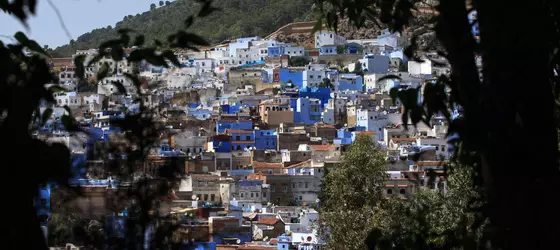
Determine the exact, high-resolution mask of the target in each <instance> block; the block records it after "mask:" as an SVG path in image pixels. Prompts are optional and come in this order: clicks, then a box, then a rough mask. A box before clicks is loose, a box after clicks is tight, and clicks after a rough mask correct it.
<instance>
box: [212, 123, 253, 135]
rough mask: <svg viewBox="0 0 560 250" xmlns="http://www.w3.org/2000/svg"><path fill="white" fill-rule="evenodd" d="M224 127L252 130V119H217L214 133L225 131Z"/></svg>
mask: <svg viewBox="0 0 560 250" xmlns="http://www.w3.org/2000/svg"><path fill="white" fill-rule="evenodd" d="M226 129H240V130H252V129H253V122H252V121H217V122H216V133H225V132H226Z"/></svg>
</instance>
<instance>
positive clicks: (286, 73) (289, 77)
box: [280, 69, 303, 88]
mask: <svg viewBox="0 0 560 250" xmlns="http://www.w3.org/2000/svg"><path fill="white" fill-rule="evenodd" d="M288 81H292V83H293V84H294V85H295V86H297V87H299V88H301V87H302V86H303V71H301V70H289V69H281V70H280V82H283V83H287V82H288Z"/></svg>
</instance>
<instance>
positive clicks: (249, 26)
mask: <svg viewBox="0 0 560 250" xmlns="http://www.w3.org/2000/svg"><path fill="white" fill-rule="evenodd" d="M198 5H199V4H198V3H197V2H196V1H194V0H178V1H174V2H169V3H168V4H167V5H164V6H161V7H159V8H155V9H152V10H149V11H146V12H144V13H139V14H136V15H128V16H125V17H123V20H122V21H120V22H117V23H116V24H115V25H114V26H111V25H109V26H107V27H103V28H98V29H94V30H92V31H90V32H87V33H85V34H82V35H80V36H79V37H78V38H76V40H75V41H71V42H70V44H67V45H63V46H59V47H57V48H56V49H54V51H52V54H53V56H55V57H68V56H71V55H72V54H73V53H75V51H76V50H78V49H88V48H96V47H98V46H99V44H100V43H101V42H103V41H106V40H109V39H112V38H116V37H117V35H118V34H117V31H118V30H119V29H123V28H127V29H132V30H134V31H136V32H137V33H139V34H143V35H145V38H146V41H147V42H151V41H153V40H154V39H158V40H160V41H163V42H165V41H166V40H167V36H168V35H169V34H171V33H173V32H175V31H177V30H179V29H181V28H183V24H184V21H185V18H186V17H187V16H188V15H190V14H194V13H195V12H196V11H197V10H198V9H199V6H198ZM312 5H313V1H301V0H258V1H255V0H214V3H213V6H215V7H217V8H219V9H220V10H219V11H216V12H214V13H212V14H211V15H209V16H207V17H203V18H201V19H198V20H196V21H195V22H194V24H193V25H192V27H191V28H190V30H191V31H192V32H195V33H196V34H198V35H200V36H202V37H203V38H205V39H207V41H208V42H210V43H220V42H222V41H224V40H229V39H234V38H237V37H244V36H261V37H264V36H267V35H269V34H270V33H272V32H274V31H275V30H277V29H278V28H280V27H282V26H284V25H286V24H289V23H291V22H294V21H309V18H310V16H311V15H309V13H310V11H311V7H312ZM149 7H150V6H146V9H149ZM306 19H307V20H306Z"/></svg>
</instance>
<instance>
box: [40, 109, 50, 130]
mask: <svg viewBox="0 0 560 250" xmlns="http://www.w3.org/2000/svg"><path fill="white" fill-rule="evenodd" d="M52 113H53V109H52V108H47V109H45V111H43V114H42V115H41V127H42V126H45V123H47V121H48V120H49V119H50V118H51V116H52Z"/></svg>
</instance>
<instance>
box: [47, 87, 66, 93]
mask: <svg viewBox="0 0 560 250" xmlns="http://www.w3.org/2000/svg"><path fill="white" fill-rule="evenodd" d="M49 91H50V92H51V93H56V92H66V89H65V88H63V87H60V86H58V85H53V86H50V87H49Z"/></svg>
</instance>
